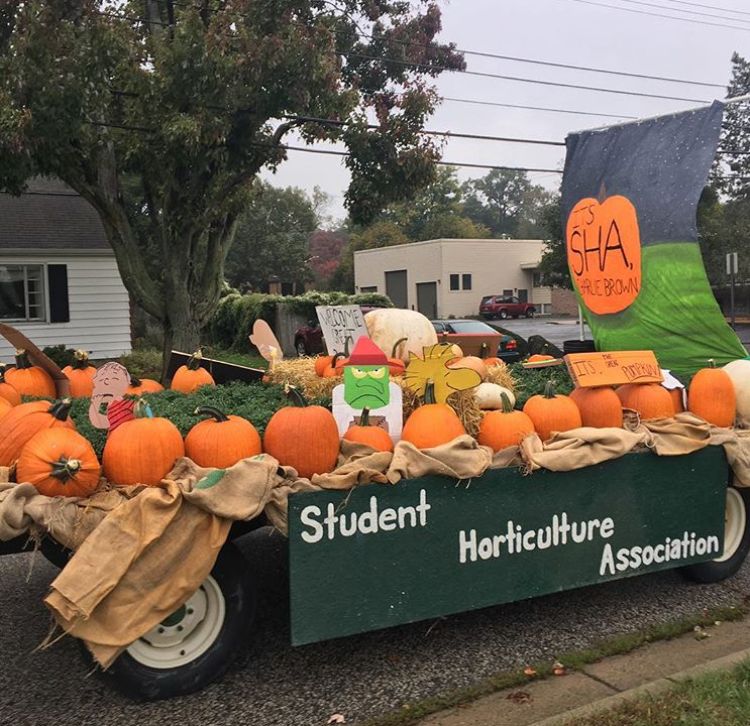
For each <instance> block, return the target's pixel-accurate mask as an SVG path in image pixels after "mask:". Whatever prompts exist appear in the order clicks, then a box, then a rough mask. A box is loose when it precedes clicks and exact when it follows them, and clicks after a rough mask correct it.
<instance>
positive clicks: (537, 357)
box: [526, 353, 555, 363]
mask: <svg viewBox="0 0 750 726" xmlns="http://www.w3.org/2000/svg"><path fill="white" fill-rule="evenodd" d="M544 360H555V356H554V355H544V354H542V353H534V355H530V356H529V357H528V358H527V359H526V362H527V363H540V362H541V361H544Z"/></svg>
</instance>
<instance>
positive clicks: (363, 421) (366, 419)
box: [359, 408, 370, 426]
mask: <svg viewBox="0 0 750 726" xmlns="http://www.w3.org/2000/svg"><path fill="white" fill-rule="evenodd" d="M359 425H360V426H369V425H370V409H369V408H363V409H362V415H361V416H360V417H359Z"/></svg>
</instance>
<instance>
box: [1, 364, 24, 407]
mask: <svg viewBox="0 0 750 726" xmlns="http://www.w3.org/2000/svg"><path fill="white" fill-rule="evenodd" d="M0 398H4V399H5V400H6V401H8V403H10V405H11V406H18V404H19V403H21V394H20V393H19V392H18V391H17V390H16V389H15V388H13V386H11V385H10V383H8V382H7V381H6V380H5V365H3V364H2V363H0Z"/></svg>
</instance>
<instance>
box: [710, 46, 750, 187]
mask: <svg viewBox="0 0 750 726" xmlns="http://www.w3.org/2000/svg"><path fill="white" fill-rule="evenodd" d="M748 93H750V61H748V60H746V59H745V58H743V57H742V56H741V55H739V54H738V53H734V54H733V55H732V78H731V80H730V82H729V86H728V88H727V96H728V97H730V98H731V97H732V96H744V95H746V94H748ZM721 149H722V153H721V155H720V156H719V157H718V160H717V164H716V165H715V166H714V179H715V180H716V182H717V183H718V186H719V188H720V190H721V191H722V192H723V193H724V194H725V195H727V196H728V197H730V198H731V199H745V200H750V154H748V153H747V152H748V149H750V101H742V102H739V103H730V104H727V106H726V108H725V110H724V120H723V123H722V133H721Z"/></svg>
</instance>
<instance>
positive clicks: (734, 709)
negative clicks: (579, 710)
mask: <svg viewBox="0 0 750 726" xmlns="http://www.w3.org/2000/svg"><path fill="white" fill-rule="evenodd" d="M566 723H567V722H566ZM748 724H750V661H745V662H744V663H741V664H740V665H738V666H737V667H735V668H734V669H732V670H729V671H717V672H716V673H710V674H708V675H705V676H701V677H700V678H696V679H695V680H691V681H686V682H685V683H681V684H680V685H679V686H675V688H674V689H673V690H671V691H667V692H666V693H662V694H660V695H658V696H646V697H643V698H639V699H638V700H636V701H632V702H630V703H627V704H623V705H622V706H620V707H618V708H616V709H613V710H611V711H604V712H601V713H597V714H594V715H593V716H590V717H589V718H585V719H580V718H579V719H576V720H575V726H678V725H679V726H747V725H748ZM569 726H573V722H572V721H571V722H570V724H569Z"/></svg>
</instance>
